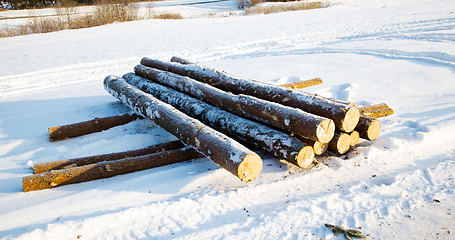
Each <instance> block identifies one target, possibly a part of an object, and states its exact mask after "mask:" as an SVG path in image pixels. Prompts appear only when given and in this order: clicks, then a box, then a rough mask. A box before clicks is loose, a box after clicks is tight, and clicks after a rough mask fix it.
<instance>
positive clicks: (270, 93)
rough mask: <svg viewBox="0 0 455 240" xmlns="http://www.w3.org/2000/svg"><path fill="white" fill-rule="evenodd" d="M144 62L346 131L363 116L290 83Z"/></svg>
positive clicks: (173, 64)
mask: <svg viewBox="0 0 455 240" xmlns="http://www.w3.org/2000/svg"><path fill="white" fill-rule="evenodd" d="M141 64H143V65H145V66H148V67H153V68H157V69H160V70H164V71H169V72H173V73H176V74H179V75H182V76H188V77H190V78H193V79H196V80H198V81H201V82H204V83H207V84H210V85H212V86H214V87H216V88H219V89H222V90H224V91H228V92H232V93H235V94H247V95H251V96H255V97H257V98H261V99H264V100H268V101H272V102H277V103H280V104H283V105H286V106H290V107H294V108H299V109H301V110H303V111H305V112H309V113H313V114H316V115H319V116H322V117H326V118H329V119H332V120H333V121H334V122H335V125H336V126H337V127H338V128H339V129H340V130H342V131H345V132H351V131H353V130H354V128H355V126H356V125H357V123H358V120H359V116H360V114H359V110H358V109H357V107H355V106H353V105H349V104H343V103H340V102H338V101H333V100H330V99H327V98H323V97H321V96H317V95H315V94H310V93H305V92H302V91H297V90H293V89H289V88H286V87H279V86H275V85H272V84H266V83H261V82H258V81H254V80H250V79H243V78H238V77H233V76H230V75H228V74H226V73H224V72H220V71H217V70H214V69H210V68H204V67H201V66H198V65H195V64H189V65H184V64H179V63H172V62H162V61H159V60H154V59H150V58H143V59H142V60H141Z"/></svg>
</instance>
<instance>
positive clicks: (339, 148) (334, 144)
mask: <svg viewBox="0 0 455 240" xmlns="http://www.w3.org/2000/svg"><path fill="white" fill-rule="evenodd" d="M350 147H351V137H349V134H347V133H343V132H335V135H334V136H333V139H332V141H330V142H329V150H332V151H334V152H336V153H338V154H345V153H346V152H347V151H348V150H349V148H350Z"/></svg>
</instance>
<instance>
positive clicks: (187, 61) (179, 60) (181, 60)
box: [171, 56, 194, 65]
mask: <svg viewBox="0 0 455 240" xmlns="http://www.w3.org/2000/svg"><path fill="white" fill-rule="evenodd" d="M171 62H176V63H180V64H186V65H188V64H194V63H193V62H191V61H190V60H187V59H184V58H181V57H176V56H173V57H172V58H171Z"/></svg>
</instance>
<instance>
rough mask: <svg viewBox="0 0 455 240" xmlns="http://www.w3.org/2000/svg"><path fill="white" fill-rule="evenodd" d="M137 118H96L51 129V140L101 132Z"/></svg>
mask: <svg viewBox="0 0 455 240" xmlns="http://www.w3.org/2000/svg"><path fill="white" fill-rule="evenodd" d="M137 118H139V116H138V115H135V114H124V115H119V116H111V117H104V118H95V119H93V120H89V121H85V122H79V123H74V124H69V125H63V126H56V127H50V128H49V140H50V141H51V142H54V141H59V140H63V139H67V138H72V137H78V136H82V135H86V134H90V133H95V132H101V131H103V130H106V129H109V128H112V127H115V126H119V125H123V124H127V123H129V122H132V121H134V120H136V119H137Z"/></svg>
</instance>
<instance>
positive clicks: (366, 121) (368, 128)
mask: <svg viewBox="0 0 455 240" xmlns="http://www.w3.org/2000/svg"><path fill="white" fill-rule="evenodd" d="M355 130H356V131H357V132H359V134H360V137H361V138H364V139H368V140H370V141H373V140H376V138H378V137H379V133H380V132H381V123H380V122H379V120H378V119H375V118H370V117H364V116H360V120H359V124H357V127H356V128H355Z"/></svg>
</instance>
